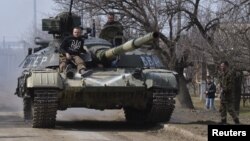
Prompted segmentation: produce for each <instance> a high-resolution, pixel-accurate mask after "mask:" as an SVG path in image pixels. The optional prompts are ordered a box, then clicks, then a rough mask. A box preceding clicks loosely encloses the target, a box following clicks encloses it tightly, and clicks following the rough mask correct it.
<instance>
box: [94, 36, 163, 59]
mask: <svg viewBox="0 0 250 141" xmlns="http://www.w3.org/2000/svg"><path fill="white" fill-rule="evenodd" d="M158 37H159V33H158V32H151V33H148V34H146V35H144V36H142V37H139V38H137V39H133V40H129V41H127V42H125V43H124V44H122V45H120V46H117V47H114V48H110V49H106V48H104V49H100V50H97V51H96V52H95V56H96V58H98V60H99V61H103V60H112V59H113V58H115V57H116V56H118V55H121V54H124V53H125V52H129V51H133V50H135V49H137V48H140V47H142V45H144V44H147V43H149V42H151V41H153V40H154V39H157V38H158Z"/></svg>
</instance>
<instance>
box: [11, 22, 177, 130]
mask: <svg viewBox="0 0 250 141" xmlns="http://www.w3.org/2000/svg"><path fill="white" fill-rule="evenodd" d="M50 20H53V19H50ZM44 21H45V23H43V24H46V26H47V28H45V29H46V30H45V31H48V32H49V33H52V34H53V35H54V38H53V39H52V40H51V41H46V42H45V41H40V42H37V43H38V44H39V43H41V44H42V46H41V47H40V48H39V49H37V50H36V52H33V53H32V52H31V51H29V54H28V56H27V57H26V58H25V60H24V62H23V63H22V65H23V68H24V71H23V73H22V75H21V76H20V77H19V78H18V85H17V89H16V93H15V94H16V95H17V96H19V97H21V98H23V101H24V119H25V120H31V121H32V127H34V128H53V127H55V124H56V122H55V121H56V114H57V111H58V110H66V109H68V108H79V107H82V108H89V109H99V110H104V109H123V110H124V113H125V117H126V120H127V121H128V122H131V123H158V122H167V121H169V120H170V118H171V115H172V112H173V110H174V107H175V96H176V95H177V91H178V84H177V79H176V73H175V72H173V71H170V70H167V69H166V68H165V67H164V65H163V63H162V61H161V60H160V58H159V57H158V56H157V55H154V54H149V53H142V52H140V51H139V48H141V47H143V48H145V46H148V44H151V43H152V41H153V40H157V39H158V36H159V35H158V33H157V32H152V33H148V34H146V35H144V36H142V37H139V38H136V39H133V40H130V41H127V42H125V43H123V44H122V45H120V46H117V47H113V46H112V44H111V43H110V42H108V41H107V40H104V39H101V38H96V37H88V39H85V46H86V48H87V49H88V53H87V54H83V58H84V60H85V62H86V64H87V68H88V71H89V73H88V74H86V76H84V77H82V76H81V75H80V74H79V73H77V72H75V71H74V70H75V67H74V65H73V67H72V70H73V72H74V76H73V77H70V78H69V77H67V75H66V74H67V73H60V72H59V69H58V68H59V52H58V50H59V47H60V43H61V41H62V38H63V37H64V35H65V34H64V33H66V31H65V30H63V29H64V28H62V27H58V29H60V30H55V29H54V28H53V26H54V25H53V24H48V23H46V22H48V21H49V20H44ZM49 22H51V21H49ZM71 23H72V22H71ZM50 25H51V26H50Z"/></svg>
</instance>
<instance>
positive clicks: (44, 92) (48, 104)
mask: <svg viewBox="0 0 250 141" xmlns="http://www.w3.org/2000/svg"><path fill="white" fill-rule="evenodd" d="M33 106H34V113H33V123H32V127H33V128H53V127H55V122H56V112H57V106H58V101H57V90H48V89H39V90H34V104H33Z"/></svg>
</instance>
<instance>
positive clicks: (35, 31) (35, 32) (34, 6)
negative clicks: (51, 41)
mask: <svg viewBox="0 0 250 141" xmlns="http://www.w3.org/2000/svg"><path fill="white" fill-rule="evenodd" d="M33 4H34V5H33V8H34V9H33V12H34V15H33V16H34V17H33V18H34V19H33V20H34V23H33V24H34V25H33V26H34V27H33V28H34V37H36V36H37V28H36V13H37V10H36V0H34V2H33Z"/></svg>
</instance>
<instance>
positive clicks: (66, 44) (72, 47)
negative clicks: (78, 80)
mask: <svg viewBox="0 0 250 141" xmlns="http://www.w3.org/2000/svg"><path fill="white" fill-rule="evenodd" d="M81 33H82V29H81V28H80V27H74V28H73V36H69V37H66V38H65V39H64V40H63V41H62V44H61V46H60V51H61V56H60V66H59V69H60V72H63V71H64V70H65V68H66V65H67V62H69V61H73V63H74V64H76V66H77V72H79V73H80V74H81V75H82V76H84V75H85V74H86V73H87V71H85V70H86V65H85V62H84V60H83V59H82V58H81V57H80V53H86V50H85V49H84V39H83V38H81Z"/></svg>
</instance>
